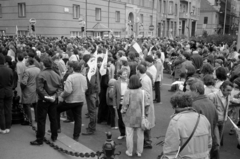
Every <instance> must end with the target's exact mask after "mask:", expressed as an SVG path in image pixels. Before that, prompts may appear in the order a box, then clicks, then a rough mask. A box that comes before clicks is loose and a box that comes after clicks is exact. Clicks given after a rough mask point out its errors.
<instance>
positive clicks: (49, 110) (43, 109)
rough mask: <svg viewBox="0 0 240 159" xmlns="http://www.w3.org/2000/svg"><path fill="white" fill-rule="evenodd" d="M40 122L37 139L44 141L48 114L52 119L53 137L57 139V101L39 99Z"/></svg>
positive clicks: (38, 123)
mask: <svg viewBox="0 0 240 159" xmlns="http://www.w3.org/2000/svg"><path fill="white" fill-rule="evenodd" d="M37 107H38V108H37V109H38V122H37V140H38V141H39V142H43V139H44V136H45V125H46V119H47V114H48V116H49V120H50V128H51V133H52V136H51V137H52V139H56V138H57V136H58V134H57V102H54V103H51V102H44V101H42V100H39V101H38V105H37Z"/></svg>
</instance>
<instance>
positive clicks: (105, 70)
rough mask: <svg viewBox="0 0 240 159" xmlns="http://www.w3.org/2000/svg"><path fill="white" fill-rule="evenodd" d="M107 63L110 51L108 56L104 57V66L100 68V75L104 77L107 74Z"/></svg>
mask: <svg viewBox="0 0 240 159" xmlns="http://www.w3.org/2000/svg"><path fill="white" fill-rule="evenodd" d="M107 61H108V50H107V51H106V54H105V56H104V59H103V62H102V66H101V68H100V74H101V75H102V76H103V75H106V73H107V69H106V67H107Z"/></svg>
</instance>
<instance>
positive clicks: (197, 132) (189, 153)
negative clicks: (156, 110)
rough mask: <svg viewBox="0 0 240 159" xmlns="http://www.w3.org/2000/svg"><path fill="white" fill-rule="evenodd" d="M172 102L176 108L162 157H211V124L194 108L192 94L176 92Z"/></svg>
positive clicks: (186, 158)
mask: <svg viewBox="0 0 240 159" xmlns="http://www.w3.org/2000/svg"><path fill="white" fill-rule="evenodd" d="M170 102H171V104H172V106H173V109H174V110H175V114H174V115H173V116H172V118H171V120H170V123H169V126H168V129H167V132H166V137H165V142H164V145H163V153H162V155H161V156H160V158H161V159H189V158H191V159H209V158H210V157H209V154H210V150H211V148H212V135H211V125H210V123H209V121H208V119H207V118H206V117H205V116H204V115H200V114H199V113H197V112H196V111H195V110H194V109H193V108H192V98H191V95H190V94H188V93H185V92H177V93H175V94H174V95H173V96H172V97H171V99H170Z"/></svg>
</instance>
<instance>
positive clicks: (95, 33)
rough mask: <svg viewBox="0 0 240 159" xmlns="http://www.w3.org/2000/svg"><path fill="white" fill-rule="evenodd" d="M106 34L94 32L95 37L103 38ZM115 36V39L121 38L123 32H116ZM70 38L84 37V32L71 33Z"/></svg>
mask: <svg viewBox="0 0 240 159" xmlns="http://www.w3.org/2000/svg"><path fill="white" fill-rule="evenodd" d="M105 34H106V35H107V33H105ZM103 35H104V34H103V33H102V32H94V33H93V36H95V37H97V36H103ZM113 35H114V36H115V37H118V38H120V37H121V32H119V31H114V32H113ZM70 36H71V37H77V36H78V37H80V36H83V32H80V31H70Z"/></svg>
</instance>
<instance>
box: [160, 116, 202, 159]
mask: <svg viewBox="0 0 240 159" xmlns="http://www.w3.org/2000/svg"><path fill="white" fill-rule="evenodd" d="M199 120H200V114H199V113H198V119H197V122H196V124H195V127H194V128H193V131H192V133H191V135H190V136H189V137H188V139H187V140H186V142H185V143H184V144H183V145H182V146H179V148H178V152H177V154H176V156H175V157H174V159H181V157H180V156H179V154H180V153H181V152H182V150H183V149H184V148H185V147H186V146H187V144H188V142H189V141H190V140H191V138H192V137H193V135H194V133H195V131H196V129H197V126H198V124H199ZM157 159H164V154H163V153H162V154H161V155H159V156H158V157H157Z"/></svg>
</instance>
